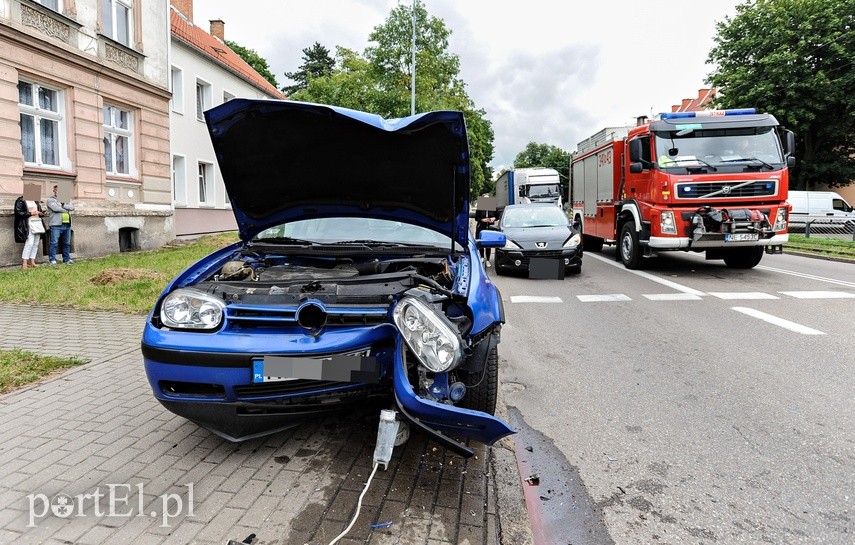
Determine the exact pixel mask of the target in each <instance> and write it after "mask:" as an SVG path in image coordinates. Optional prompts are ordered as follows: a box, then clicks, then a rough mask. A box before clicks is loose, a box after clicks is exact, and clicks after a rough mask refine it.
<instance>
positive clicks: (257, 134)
mask: <svg viewBox="0 0 855 545" xmlns="http://www.w3.org/2000/svg"><path fill="white" fill-rule="evenodd" d="M205 118H206V120H207V123H208V129H209V132H210V134H211V141H212V142H213V145H214V152H215V153H216V156H217V161H218V162H219V165H220V171H221V172H222V175H223V181H224V183H225V187H226V191H227V192H228V195H229V199H230V201H231V206H232V210H233V211H234V214H235V218H236V219H237V224H238V229H239V231H240V237H241V239H242V240H248V239H250V238H252V237H253V236H255V235H256V234H257V233H258V232H260V231H262V230H264V229H266V228H268V227H272V226H274V225H277V224H280V223H284V222H288V221H295V220H299V219H305V218H311V217H319V216H338V215H344V216H365V217H372V218H385V219H393V220H398V221H404V222H408V223H413V224H416V225H421V226H424V227H427V228H430V229H433V230H435V231H438V232H441V233H443V234H445V235H447V236H448V237H450V238H452V239H453V240H455V241H456V242H458V243H459V244H461V245H463V246H465V245H466V240H467V232H468V231H467V230H468V221H469V219H468V218H469V214H468V210H469V146H468V142H467V138H466V127H465V124H464V120H463V113H462V112H454V111H438V112H429V113H424V114H419V115H414V116H410V117H406V118H403V119H396V120H385V119H383V118H381V117H379V116H376V115H373V114H368V113H364V112H358V111H355V110H349V109H347V108H339V107H335V106H326V105H321V104H309V103H304V102H294V101H287V100H263V99H232V100H230V101H228V102H226V103H224V104H222V105H220V106H217V107H216V108H212V109H210V110H208V111H206V112H205Z"/></svg>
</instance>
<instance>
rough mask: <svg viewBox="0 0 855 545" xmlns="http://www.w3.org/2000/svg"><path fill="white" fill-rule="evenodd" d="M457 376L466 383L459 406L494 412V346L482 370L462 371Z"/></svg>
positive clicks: (496, 359) (496, 383)
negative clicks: (476, 371)
mask: <svg viewBox="0 0 855 545" xmlns="http://www.w3.org/2000/svg"><path fill="white" fill-rule="evenodd" d="M458 376H460V379H461V380H462V381H463V384H465V385H466V395H465V396H463V399H461V400H460V403H459V406H461V407H464V408H466V409H472V410H474V411H481V412H485V413H487V414H495V412H496V398H497V396H498V391H499V351H498V350H497V349H496V348H493V349H492V350H491V351H490V353H489V354H488V355H487V361H485V362H484V370H483V372H479V373H466V372H462V373H460V375H458Z"/></svg>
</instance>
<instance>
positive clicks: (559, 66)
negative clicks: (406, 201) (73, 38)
mask: <svg viewBox="0 0 855 545" xmlns="http://www.w3.org/2000/svg"><path fill="white" fill-rule="evenodd" d="M398 3H399V2H398V1H397V0H314V1H306V0H300V1H295V0H251V1H243V2H235V1H234V0H195V2H194V14H193V17H194V22H195V23H196V24H197V25H199V26H200V27H202V28H203V29H205V30H208V27H209V25H208V21H209V20H211V19H222V20H223V21H224V22H225V36H226V39H228V40H233V41H235V42H237V43H239V44H240V45H242V46H244V47H247V48H250V49H255V50H256V51H257V52H258V53H259V54H260V55H261V56H263V57H264V58H266V59H267V61H268V63H269V65H270V68H271V71H272V72H273V73H274V74H275V75H276V79H277V81H278V82H279V85H280V87H281V86H282V85H285V84H286V83H290V82H289V81H288V80H287V79H286V78H285V76H284V73H285V72H294V71H296V70H297V68H298V67H299V66H300V65H301V64H302V55H303V53H302V50H303V49H304V48H306V47H309V46H311V45H312V44H313V43H314V42H316V41H317V42H320V43H321V44H322V45H324V46H325V47H327V49H329V50H330V53H331V54H334V53H335V47H336V46H343V47H347V48H349V49H353V50H355V51H358V52H360V53H362V52H363V51H364V50H365V48H366V47H367V46H368V42H367V40H368V35H369V34H370V33H371V31H372V30H373V29H374V27H376V26H378V25H381V24H383V22H384V21H385V20H386V17H387V16H388V14H389V12H390V11H391V9H392V8H393V7H394V6H395V5H397V4H398ZM403 3H404V4H407V5H410V4H411V1H410V0H403ZM424 3H425V6H426V8H427V11H428V13H429V14H430V15H432V16H434V17H438V18H440V19H443V20H444V21H445V24H446V26H447V27H448V28H449V29H450V30H451V31H452V34H451V38H450V45H449V49H450V50H451V52H452V53H456V54H457V55H458V56H459V57H460V65H461V70H460V76H461V78H462V79H463V81H464V82H466V84H467V90H468V93H469V96H470V98H472V100H473V101H474V102H475V106H476V107H477V108H483V109H484V110H485V111H486V112H487V118H488V119H489V120H490V122H491V123H492V124H493V130H494V132H495V148H496V149H495V157H494V159H493V161H492V163H491V164H492V166H493V167H494V168H495V169H497V170H498V169H500V168H502V167H503V166H509V165H511V164H512V163H513V160H514V157H515V156H516V155H517V153H519V152H520V151H522V150H523V149H524V148H525V146H526V144H527V143H528V142H537V143H543V144H551V145H554V146H558V147H559V148H561V149H563V150H565V151H568V152H572V151H573V150H575V149H576V144H577V143H578V142H579V141H580V140H583V139H585V138H587V137H588V136H591V135H592V134H594V133H595V132H597V131H598V130H600V129H602V128H605V127H612V126H620V125H628V124H632V123H633V122H634V120H635V118H636V117H637V116H639V115H651V114H656V113H659V112H664V111H670V110H671V105H672V104H679V103H680V101H681V100H682V99H683V98H694V97H696V96H697V92H698V89H700V88H702V87H705V83H704V79H705V77H706V76H707V74H709V73H710V72H711V71H712V69H713V67H712V66H710V65H707V64H706V59H707V55H708V53H709V51H710V49H711V48H712V46H713V37H714V36H715V23H716V22H719V21H722V20H724V18H725V16H730V17H733V16H734V15H735V13H736V8H735V7H736V5H737V4H740V3H742V2H740V1H737V0H704V1H699V0H644V1H642V2H639V1H637V0H599V1H594V2H585V3H583V4H579V3H575V2H574V3H570V2H563V1H559V0H424ZM416 72H418V66H416ZM746 106H750V105H746Z"/></svg>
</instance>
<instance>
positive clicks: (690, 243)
mask: <svg viewBox="0 0 855 545" xmlns="http://www.w3.org/2000/svg"><path fill="white" fill-rule="evenodd" d="M789 239H790V235H789V234H788V233H783V234H775V235H772V236H771V237H768V238H763V237H760V238H759V239H758V240H725V235H723V234H720V233H706V234H704V235H703V236H702V237H700V238H699V239H698V240H692V239H691V238H689V237H650V240H649V241H648V243H647V245H648V246H650V247H651V248H655V249H657V250H688V249H693V250H696V249H703V248H723V247H737V246H776V245H780V244H785V243H786V242H787V241H788V240H789Z"/></svg>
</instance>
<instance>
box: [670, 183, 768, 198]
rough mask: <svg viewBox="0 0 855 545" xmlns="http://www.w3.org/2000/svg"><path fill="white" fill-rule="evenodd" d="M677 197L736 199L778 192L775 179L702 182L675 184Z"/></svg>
mask: <svg viewBox="0 0 855 545" xmlns="http://www.w3.org/2000/svg"><path fill="white" fill-rule="evenodd" d="M676 190H677V198H678V199H715V200H718V199H737V198H741V197H764V196H771V195H775V194H777V193H778V181H777V180H754V181H745V182H740V181H734V182H702V183H688V182H687V183H682V184H676Z"/></svg>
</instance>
